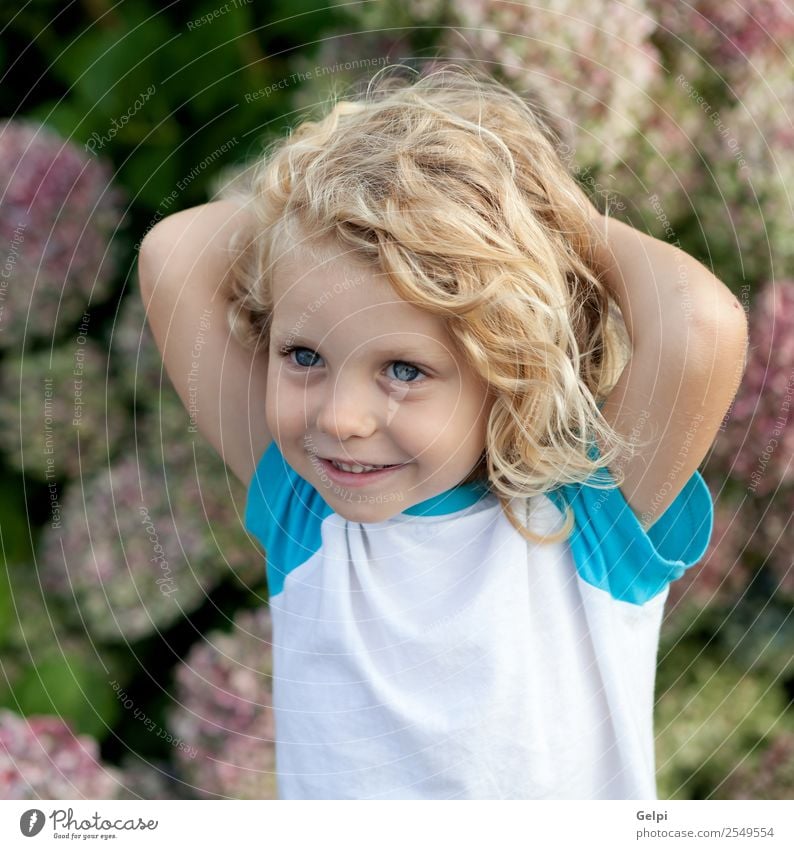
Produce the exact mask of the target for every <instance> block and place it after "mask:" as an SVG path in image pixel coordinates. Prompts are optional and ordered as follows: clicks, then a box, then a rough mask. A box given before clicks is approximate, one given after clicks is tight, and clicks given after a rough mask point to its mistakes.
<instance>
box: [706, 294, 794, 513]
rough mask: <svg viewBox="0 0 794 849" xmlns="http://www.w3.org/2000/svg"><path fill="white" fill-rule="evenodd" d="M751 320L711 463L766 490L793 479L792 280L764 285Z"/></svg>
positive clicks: (759, 491) (757, 490) (758, 491)
mask: <svg viewBox="0 0 794 849" xmlns="http://www.w3.org/2000/svg"><path fill="white" fill-rule="evenodd" d="M749 324H750V342H749V353H748V358H747V367H746V369H745V373H744V377H743V379H742V383H741V386H740V387H739V392H738V393H737V396H736V398H735V400H734V402H733V405H732V407H731V410H730V414H729V416H728V417H727V422H726V423H725V429H724V433H722V434H721V436H720V437H719V439H718V440H716V441H715V443H714V449H713V452H712V457H711V458H710V461H709V463H710V467H711V468H713V469H714V470H715V471H719V472H722V473H723V474H725V475H730V476H732V477H733V478H735V479H736V480H738V481H741V482H742V483H743V484H745V486H746V487H747V489H748V491H749V492H750V494H752V495H753V496H764V495H769V494H771V493H777V492H778V490H779V488H780V487H781V486H791V485H792V484H794V463H792V459H793V458H794V416H792V415H791V408H792V406H794V369H792V363H794V280H776V281H774V282H770V283H767V284H766V285H764V286H763V287H762V288H761V290H760V291H759V292H758V294H757V295H756V298H755V300H754V304H753V309H752V311H751V315H750V322H749Z"/></svg>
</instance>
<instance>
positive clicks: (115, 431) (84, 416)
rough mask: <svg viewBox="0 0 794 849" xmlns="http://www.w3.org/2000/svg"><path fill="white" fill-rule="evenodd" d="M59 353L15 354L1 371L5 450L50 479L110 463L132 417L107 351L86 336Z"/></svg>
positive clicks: (16, 463)
mask: <svg viewBox="0 0 794 849" xmlns="http://www.w3.org/2000/svg"><path fill="white" fill-rule="evenodd" d="M77 339H78V340H79V341H77V340H75V341H74V342H72V343H69V344H62V345H60V346H59V347H57V348H53V349H49V348H47V349H44V350H42V351H34V352H30V353H25V354H24V355H22V356H9V357H6V359H5V360H4V361H3V364H2V367H1V368H0V448H2V449H3V451H4V452H5V456H6V459H7V461H8V462H9V463H10V464H11V465H12V466H13V467H15V468H17V469H19V470H20V471H22V472H24V473H25V474H26V475H28V476H29V477H31V478H34V479H36V480H40V481H42V482H50V481H55V480H58V481H63V480H68V479H71V478H76V477H79V476H80V475H81V473H85V472H87V471H92V470H94V469H97V468H101V467H102V466H103V465H107V463H108V459H109V458H110V457H111V456H112V455H113V454H114V453H115V451H116V449H117V448H118V446H119V445H120V443H121V442H122V441H124V440H125V438H127V437H128V435H129V434H128V432H129V424H128V421H129V415H128V413H127V410H126V409H125V407H124V405H123V403H122V399H121V395H120V393H119V392H118V390H117V387H116V385H115V382H114V381H113V380H109V379H108V376H107V354H106V353H105V351H104V349H103V348H102V347H101V346H100V345H99V344H98V343H96V342H93V341H92V340H91V339H90V338H87V337H85V336H82V335H80V336H78V337H77Z"/></svg>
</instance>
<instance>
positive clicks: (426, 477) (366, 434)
mask: <svg viewBox="0 0 794 849" xmlns="http://www.w3.org/2000/svg"><path fill="white" fill-rule="evenodd" d="M340 257H341V252H340V251H339V250H336V251H335V252H334V255H333V257H332V258H331V259H329V260H328V261H326V262H320V261H317V260H315V259H313V258H312V257H311V256H310V254H309V253H307V252H305V251H301V250H300V248H296V249H293V250H292V251H291V252H290V254H289V255H288V257H284V258H283V259H280V260H279V262H278V267H277V271H276V275H275V280H274V283H273V286H274V291H273V302H274V311H273V321H272V326H271V335H270V348H269V366H268V382H267V425H268V428H269V429H270V432H271V434H272V435H273V439H274V440H275V442H276V444H277V445H278V447H279V449H280V451H281V452H282V454H283V455H284V457H285V458H286V460H287V462H288V463H289V464H290V466H292V468H293V469H294V470H295V471H296V472H297V473H298V474H299V475H300V476H301V477H302V478H304V479H305V480H307V481H308V482H309V483H310V484H312V486H314V487H315V489H317V490H318V491H319V492H320V494H321V495H322V496H323V498H324V499H325V501H326V502H327V503H328V505H329V506H330V507H331V508H332V509H333V510H334V511H335V512H336V513H338V514H339V515H341V516H343V517H344V518H346V519H349V520H351V521H356V522H380V521H384V520H386V519H388V518H391V517H392V516H395V515H397V514H398V513H401V512H403V511H404V510H406V509H408V508H409V507H412V506H413V505H415V504H418V503H420V502H422V501H425V500H426V499H428V498H431V497H432V496H434V495H438V494H440V493H442V492H445V491H446V490H448V489H451V488H452V487H454V486H457V485H458V484H459V483H460V482H462V481H463V480H464V479H465V478H466V477H467V475H468V474H469V473H470V472H471V470H472V469H473V468H474V467H475V466H476V465H477V462H478V460H479V458H480V456H481V455H482V452H483V450H484V447H485V432H486V422H487V416H488V412H489V409H490V403H491V402H490V399H489V395H488V390H487V386H486V384H485V383H484V382H483V381H482V380H481V379H480V378H479V376H478V375H477V374H475V373H474V372H473V371H472V370H471V369H470V368H469V367H468V365H467V364H466V363H465V361H464V359H463V357H462V356H461V355H459V354H458V353H457V350H456V348H455V346H454V343H453V339H452V338H451V337H450V336H449V335H448V332H447V330H446V327H445V324H444V321H443V320H442V319H441V318H439V317H437V316H434V315H432V314H431V313H428V312H425V311H423V310H421V309H419V308H417V307H414V306H412V305H410V304H409V303H407V302H405V301H403V300H401V299H399V298H398V297H397V295H396V294H395V292H394V291H393V290H392V288H391V287H390V286H389V284H388V283H387V281H386V279H385V278H384V277H382V276H377V275H376V274H375V273H374V272H372V271H370V270H368V269H365V268H363V267H362V266H359V265H354V264H352V263H351V262H350V261H349V259H345V258H340ZM289 348H292V352H291V353H287V354H285V353H283V352H284V351H285V350H287V349H289ZM330 459H336V460H342V461H344V462H346V463H348V464H350V465H352V464H353V463H356V462H357V463H359V464H364V463H366V464H369V465H395V464H396V465H397V467H396V468H393V469H387V470H384V471H377V472H366V471H365V472H362V473H359V474H355V473H353V472H351V471H348V472H344V471H338V470H337V469H335V468H334V467H333V465H332V464H331V463H330V462H329V460H330Z"/></svg>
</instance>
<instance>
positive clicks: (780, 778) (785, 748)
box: [725, 731, 794, 799]
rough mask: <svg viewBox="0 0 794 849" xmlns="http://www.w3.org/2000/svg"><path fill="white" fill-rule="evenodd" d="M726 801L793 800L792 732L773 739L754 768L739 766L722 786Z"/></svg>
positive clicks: (793, 756)
mask: <svg viewBox="0 0 794 849" xmlns="http://www.w3.org/2000/svg"><path fill="white" fill-rule="evenodd" d="M725 794H726V797H727V798H728V799H794V733H792V732H790V731H783V732H781V733H779V734H778V735H777V736H776V737H774V738H773V739H772V742H771V743H769V744H768V745H767V746H766V748H765V749H764V751H763V754H762V755H761V757H760V758H759V759H758V763H757V766H756V765H755V764H754V765H753V766H752V767H750V766H748V765H747V764H741V765H739V766H738V767H737V768H736V769H735V770H734V771H733V772H732V773H731V775H730V777H729V778H728V780H727V781H726V783H725Z"/></svg>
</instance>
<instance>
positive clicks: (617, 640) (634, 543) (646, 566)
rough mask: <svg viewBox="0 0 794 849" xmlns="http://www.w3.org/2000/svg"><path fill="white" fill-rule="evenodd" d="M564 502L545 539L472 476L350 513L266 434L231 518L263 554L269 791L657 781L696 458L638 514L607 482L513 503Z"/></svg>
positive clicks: (411, 793) (619, 790)
mask: <svg viewBox="0 0 794 849" xmlns="http://www.w3.org/2000/svg"><path fill="white" fill-rule="evenodd" d="M591 456H598V451H597V448H596V446H595V444H593V445H592V449H591ZM606 480H608V481H609V482H611V483H613V484H614V480H613V479H612V478H611V476H610V475H609V472H608V470H607V468H606V467H605V466H604V467H602V468H601V469H600V471H599V473H598V481H600V482H603V481H606ZM566 504H568V505H570V507H571V508H572V510H573V512H574V516H575V520H576V527H575V528H574V530H573V532H572V534H571V537H570V538H569V539H568V541H563V542H560V543H556V544H551V545H549V544H545V545H541V544H534V543H529V542H527V541H526V540H524V539H523V538H522V537H521V536H520V535H519V534H518V533H517V532H516V530H515V529H514V528H513V527H512V526H511V524H510V523H509V522H508V520H507V518H506V517H505V515H504V514H503V512H502V509H501V507H500V505H499V502H498V501H497V499H496V496H495V495H494V494H493V493H490V492H489V491H488V490H487V489H485V488H483V487H482V485H479V484H462V485H460V486H457V487H455V488H453V489H450V490H449V491H447V492H444V493H442V494H440V495H437V496H435V497H433V498H430V499H428V500H427V501H423V502H422V503H420V504H416V505H414V506H413V507H410V508H409V509H407V510H405V511H404V512H402V513H400V514H398V515H396V516H394V517H392V518H391V519H388V520H386V521H383V522H372V523H359V522H352V521H348V520H346V519H344V518H342V517H341V516H340V515H338V514H337V513H334V512H333V510H332V509H331V508H330V507H329V506H328V505H327V504H326V503H325V501H324V500H323V498H322V493H321V492H319V491H318V490H316V489H314V488H313V487H312V486H311V485H310V484H309V483H308V482H306V481H305V480H304V479H303V478H301V477H300V476H299V475H297V474H296V473H295V471H294V470H293V469H292V468H291V467H290V466H289V465H288V464H287V463H286V461H285V460H284V458H283V456H282V454H281V453H280V451H279V449H278V447H277V446H276V444H275V443H271V445H270V446H269V447H268V449H267V450H266V451H265V453H264V455H263V457H262V458H261V460H260V462H259V464H258V466H257V469H256V472H255V474H254V477H253V479H252V481H251V485H250V487H249V490H248V497H247V503H246V510H245V524H246V527H247V529H248V530H249V531H250V532H251V533H252V534H253V535H255V536H256V538H257V539H258V540H259V541H260V542H261V543H262V546H263V547H264V549H265V551H266V553H267V579H268V585H269V593H270V608H271V616H272V623H273V635H272V644H273V709H274V718H275V728H276V769H277V773H278V788H279V798H281V799H655V798H656V777H655V757H654V735H653V705H654V682H655V675H656V659H657V651H658V644H659V632H660V626H661V620H662V613H663V608H664V603H665V599H666V598H667V594H668V591H669V584H670V582H671V581H674V580H676V579H677V578H680V577H681V575H682V574H683V573H684V571H685V570H686V569H688V568H689V567H691V566H693V565H694V564H695V563H697V561H698V560H699V559H700V558H701V557H702V556H703V554H704V553H705V551H706V548H707V545H708V542H709V539H710V536H711V532H712V526H713V504H712V500H711V496H710V494H709V491H708V488H707V487H706V484H705V482H704V481H703V478H702V477H701V475H700V473H699V472H695V473H694V474H693V475H692V477H691V478H690V479H689V481H688V482H687V484H686V485H685V487H684V488H683V490H682V491H681V492H680V493H679V495H678V496H677V498H676V499H675V501H674V502H673V503H672V504H671V505H670V506H669V507H668V508H667V509H666V511H665V512H664V514H663V515H662V517H661V518H659V519H658V520H657V521H656V523H655V524H654V525H653V526H652V527H651V528H650V530H648V531H645V530H644V529H643V528H642V526H641V525H640V523H639V521H638V520H637V518H636V516H635V514H634V512H633V511H632V509H631V507H630V506H629V505H628V503H627V502H626V500H625V499H624V497H623V495H622V494H621V492H620V490H619V489H618V488H613V489H606V490H605V489H599V488H594V487H592V486H588V485H585V484H575V485H563V486H560V487H558V488H557V489H555V490H552V491H550V492H549V493H548V494H545V495H541V496H535V497H533V498H529V499H523V500H522V501H521V502H520V503H517V502H514V503H513V506H514V508H515V509H516V513H517V515H519V516H526V517H527V518H526V521H527V525H528V527H529V528H530V529H531V530H533V531H535V532H538V533H544V534H545V533H549V532H553V531H554V530H557V529H559V528H560V527H561V526H562V524H563V520H564V516H563V512H561V511H564V508H565V505H566Z"/></svg>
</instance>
